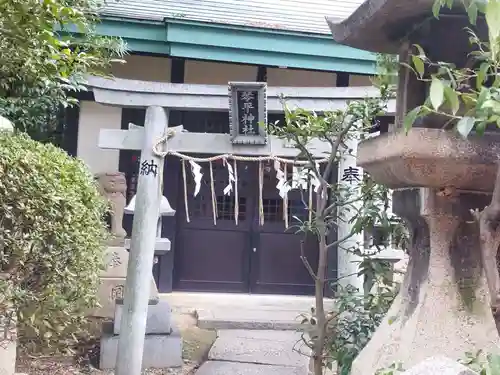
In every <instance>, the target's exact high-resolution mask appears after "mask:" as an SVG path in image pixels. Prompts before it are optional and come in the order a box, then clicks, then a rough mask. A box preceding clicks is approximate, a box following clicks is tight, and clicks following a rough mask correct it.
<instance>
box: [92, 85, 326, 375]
mask: <svg viewBox="0 0 500 375" xmlns="http://www.w3.org/2000/svg"><path fill="white" fill-rule="evenodd" d="M103 81H104V82H103ZM93 83H94V84H93ZM103 83H104V84H103ZM90 86H92V88H93V92H94V97H95V99H96V102H99V103H102V104H108V105H118V106H121V107H127V106H133V107H146V108H147V110H146V120H145V124H144V127H143V128H141V127H137V126H130V127H129V129H128V130H111V129H102V130H101V131H100V134H99V141H98V145H99V147H100V148H104V149H119V150H141V160H142V162H141V171H140V173H139V179H138V186H137V193H136V202H135V215H134V221H133V230H132V238H131V243H130V257H129V263H128V267H127V279H126V283H125V291H124V307H123V314H122V318H121V327H120V331H121V335H120V339H119V344H118V356H117V361H116V374H117V375H139V374H140V373H141V368H142V361H143V351H144V339H145V333H146V319H147V311H148V296H149V288H150V284H149V281H150V277H151V267H152V265H153V258H154V251H155V242H156V236H157V221H158V217H159V207H160V202H161V197H162V196H163V194H162V193H163V192H162V179H163V168H164V160H163V159H162V157H160V156H158V155H157V154H156V153H155V152H153V146H154V145H155V144H156V143H157V142H158V141H159V140H160V139H161V138H163V137H164V136H165V134H166V131H167V127H168V111H167V110H166V109H165V108H169V107H170V108H175V109H187V108H192V107H193V106H194V102H193V100H185V101H183V102H181V103H179V100H178V98H176V96H181V97H182V96H184V98H186V96H189V94H192V95H194V96H197V98H196V103H197V104H198V106H199V104H200V100H199V96H200V93H199V92H196V89H198V90H199V87H197V86H193V85H172V84H168V85H164V86H163V87H164V89H163V90H159V89H158V88H161V86H158V84H155V83H148V82H140V81H131V80H124V79H120V80H110V79H104V80H103V79H96V78H91V79H90ZM138 87H139V88H140V90H138V89H137V88H138ZM155 89H156V90H155ZM167 94H168V95H167ZM196 94H198V95H196ZM194 96H192V97H191V99H194ZM208 98H209V99H210V97H208ZM169 99H170V100H169ZM172 99H174V100H172ZM175 99H177V100H175ZM212 99H213V98H212ZM217 101H218V103H217V105H218V106H221V104H222V105H223V106H225V107H226V108H228V106H229V103H228V102H229V101H228V97H227V96H226V100H225V103H226V104H224V102H222V103H221V100H220V99H219V100H217ZM172 102H173V103H174V106H172ZM273 104H274V105H275V106H276V104H278V101H277V100H276V103H273ZM212 105H213V104H212ZM280 105H281V103H280ZM323 110H325V109H323ZM171 129H172V128H171ZM172 130H173V129H172ZM177 130H181V129H177ZM207 144H210V152H211V153H213V154H236V155H246V156H251V155H255V156H257V155H271V154H272V155H275V156H279V157H284V158H293V157H295V156H297V154H298V151H297V149H296V148H295V147H290V146H289V145H287V144H286V142H284V141H283V140H281V139H278V138H276V137H273V136H270V137H269V138H268V142H267V143H265V144H253V145H251V146H249V145H236V144H232V143H231V135H230V134H207V133H185V132H180V131H177V132H174V135H173V137H172V138H171V139H169V140H168V146H167V147H168V150H170V151H176V152H180V153H200V152H204V153H206V145H207ZM163 147H165V145H163ZM309 149H310V150H311V152H312V154H313V155H314V156H315V157H318V158H321V157H324V155H325V153H326V152H328V151H329V145H327V144H325V143H322V142H320V141H312V142H311V143H310V145H309Z"/></svg>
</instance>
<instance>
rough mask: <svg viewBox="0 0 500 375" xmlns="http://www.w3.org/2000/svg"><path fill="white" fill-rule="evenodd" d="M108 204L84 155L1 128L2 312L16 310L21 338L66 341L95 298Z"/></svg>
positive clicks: (61, 343) (62, 344)
mask: <svg viewBox="0 0 500 375" xmlns="http://www.w3.org/2000/svg"><path fill="white" fill-rule="evenodd" d="M106 209H107V205H106V202H105V201H104V200H103V198H102V196H101V195H100V193H99V190H98V188H97V185H96V184H95V182H94V179H93V176H92V175H91V174H90V172H89V171H88V169H87V167H86V166H85V165H84V164H83V162H81V161H79V160H77V159H74V158H71V157H70V156H68V155H67V154H66V153H65V152H64V151H62V150H60V149H58V148H56V147H55V146H52V145H50V144H42V143H39V142H36V141H34V140H32V139H30V138H29V137H28V136H27V135H22V134H21V135H12V134H10V133H6V132H1V131H0V274H1V276H2V277H0V316H6V314H7V315H8V313H9V311H12V310H15V311H16V312H17V317H18V328H19V330H20V332H21V338H22V339H24V340H30V341H35V342H36V343H38V344H40V343H42V344H43V345H42V346H43V347H47V346H50V345H54V344H59V345H58V346H57V348H58V349H59V348H60V349H70V347H71V344H72V342H73V340H74V339H75V338H76V337H77V336H78V334H79V333H80V329H81V328H82V323H83V322H84V319H85V315H86V313H88V311H89V309H91V308H93V307H95V306H96V303H97V300H96V295H97V288H98V285H99V274H100V272H101V270H102V268H103V261H104V245H105V241H106V239H107V236H108V231H107V229H106V225H105V223H104V221H103V218H104V213H105V211H106ZM0 339H1V338H0ZM0 341H1V340H0Z"/></svg>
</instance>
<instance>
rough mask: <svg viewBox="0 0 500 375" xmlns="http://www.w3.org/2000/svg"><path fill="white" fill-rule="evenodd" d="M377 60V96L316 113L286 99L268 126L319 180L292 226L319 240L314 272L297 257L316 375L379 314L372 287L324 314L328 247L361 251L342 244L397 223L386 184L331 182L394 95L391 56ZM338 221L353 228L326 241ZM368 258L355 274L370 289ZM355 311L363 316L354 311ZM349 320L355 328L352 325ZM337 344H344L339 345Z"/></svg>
mask: <svg viewBox="0 0 500 375" xmlns="http://www.w3.org/2000/svg"><path fill="white" fill-rule="evenodd" d="M379 61H381V62H382V63H384V64H385V65H384V66H383V69H379V72H380V74H379V76H378V77H377V79H376V80H375V81H374V83H375V84H377V85H378V87H379V89H380V96H378V97H372V98H366V99H364V100H359V101H352V102H349V103H348V105H347V107H346V108H345V109H341V110H336V111H331V112H326V113H323V114H321V115H320V114H317V113H314V112H311V111H306V110H304V109H300V108H297V109H293V110H292V109H290V108H288V107H287V106H286V103H285V122H284V124H274V126H271V132H272V133H274V134H275V135H277V136H279V137H281V138H283V139H286V140H287V141H288V142H291V143H292V144H293V145H295V147H296V148H297V149H298V151H299V154H298V158H299V159H301V160H303V161H304V160H305V161H306V163H307V165H305V166H304V169H305V170H306V171H307V174H306V175H307V176H314V177H315V179H317V181H318V182H319V186H318V188H317V190H316V201H315V204H314V208H313V212H312V219H311V220H307V221H303V222H300V224H299V225H298V226H297V227H298V229H297V230H298V232H303V233H313V234H314V235H315V236H316V237H317V238H318V243H319V262H318V268H317V269H316V270H313V269H312V267H311V265H310V263H309V261H308V259H307V258H306V256H305V254H302V257H301V258H302V260H303V262H304V265H305V267H306V268H307V269H308V271H309V273H310V274H311V277H312V278H313V280H314V283H315V307H314V308H313V310H312V314H311V316H305V321H306V322H308V324H309V325H310V326H311V327H313V329H312V331H311V332H309V338H306V337H305V336H304V338H303V341H304V343H305V344H306V345H307V346H308V347H310V348H311V349H312V358H313V362H314V373H315V375H320V374H322V373H323V367H324V366H331V364H332V357H337V359H338V358H342V360H343V361H344V362H345V363H346V366H344V367H346V368H347V363H348V362H352V357H353V356H354V355H355V354H357V351H359V348H360V347H362V346H363V345H364V344H365V342H364V341H363V340H364V339H363V337H361V336H360V337H359V338H357V339H355V340H354V341H355V342H354V341H353V339H352V337H353V336H352V335H351V334H348V333H346V330H348V329H352V332H351V333H354V332H357V334H358V333H359V334H360V335H362V334H363V332H362V330H363V329H365V328H366V327H364V326H361V325H367V326H369V327H373V326H374V324H376V320H374V321H372V322H370V323H367V322H366V320H363V319H369V317H371V318H374V317H375V316H377V317H378V315H377V314H376V313H375V311H376V310H377V309H378V308H379V307H380V308H382V305H383V304H380V303H379V302H380V301H381V300H380V299H377V298H375V296H374V295H373V294H372V293H371V290H367V291H365V294H366V296H365V297H366V300H365V299H363V297H362V296H360V297H355V296H354V294H353V291H352V290H351V291H348V293H350V294H347V295H346V296H345V298H341V299H340V300H339V301H340V302H339V303H340V305H339V306H337V308H338V310H339V311H341V312H342V314H341V315H342V317H341V318H340V319H337V317H338V313H326V312H325V309H324V302H323V300H324V296H325V295H324V293H325V286H329V280H327V278H326V267H327V258H328V257H327V254H328V251H329V250H330V249H333V248H337V249H338V251H347V252H354V253H356V254H358V255H361V251H360V248H361V247H362V245H363V244H362V243H356V244H354V245H353V244H352V241H351V243H349V244H348V242H347V241H348V240H349V239H351V238H352V237H353V236H354V235H356V234H359V233H363V231H364V230H367V229H370V228H374V227H375V226H380V225H382V226H387V227H388V228H387V230H388V231H391V230H392V229H394V228H395V227H397V226H398V225H400V223H399V222H396V221H394V218H393V217H392V215H390V214H389V213H388V210H387V208H388V205H387V204H386V203H385V202H386V201H387V199H388V190H387V189H386V188H384V187H381V186H380V185H377V184H375V183H374V182H373V181H372V180H371V179H370V178H368V177H367V178H365V179H363V181H362V182H361V183H360V184H353V185H351V184H349V183H345V182H343V181H339V182H335V183H333V182H332V181H334V180H337V179H336V178H334V177H333V175H332V173H333V171H334V170H335V168H334V166H335V165H336V164H338V162H339V161H340V159H341V155H342V153H346V152H349V151H348V150H347V143H348V142H349V141H350V140H352V139H353V138H360V136H361V137H362V136H365V135H367V132H368V131H369V130H370V129H371V128H372V127H373V124H374V121H375V118H376V117H377V116H380V115H382V114H384V113H385V112H386V110H387V102H388V100H389V99H391V98H392V97H393V84H394V82H395V76H394V74H392V75H390V74H387V73H388V72H389V71H391V69H392V68H391V66H394V65H395V59H394V58H393V57H384V58H380V60H379ZM391 64H392V65H391ZM313 139H316V140H320V141H323V142H325V143H326V144H328V145H330V150H329V152H328V160H327V162H326V163H325V165H324V166H320V165H318V164H317V163H316V159H315V156H314V155H313V154H312V153H311V151H310V149H309V147H308V145H309V143H310V142H311V140H313ZM307 178H310V177H307ZM304 201H306V199H304ZM342 221H344V222H345V221H349V222H350V223H351V224H352V228H353V229H352V231H351V232H350V233H348V234H346V235H345V236H340V238H338V239H337V240H336V241H331V240H330V236H329V234H330V233H332V232H336V231H337V228H338V223H340V222H342ZM391 227H392V228H391ZM372 260H373V259H370V258H368V257H366V256H364V260H363V262H364V264H363V263H362V268H360V270H359V271H358V273H359V275H360V276H365V285H366V286H367V287H368V288H369V289H371V288H370V287H371V286H373V284H374V282H373V279H371V280H368V281H367V279H369V278H370V277H376V276H375V273H376V272H374V269H373V267H372V266H369V264H370V262H371V261H372ZM358 292H359V291H358ZM351 297H352V298H351ZM375 306H378V307H375ZM365 309H367V310H366V311H365ZM360 311H362V315H358V313H359V312H360ZM370 314H372V315H370ZM351 318H353V319H351ZM363 321H364V322H365V323H363ZM352 324H354V325H355V327H351V325H352ZM371 329H372V328H369V329H368V330H367V331H366V333H365V337H368V336H369V333H368V331H370V330H371ZM356 330H357V331H356ZM349 340H351V341H352V342H349ZM366 340H367V339H366ZM351 344H352V345H351ZM342 345H346V347H345V348H344V349H342V348H339V347H340V346H342ZM349 345H351V347H349Z"/></svg>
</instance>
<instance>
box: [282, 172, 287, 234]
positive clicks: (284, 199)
mask: <svg viewBox="0 0 500 375" xmlns="http://www.w3.org/2000/svg"><path fill="white" fill-rule="evenodd" d="M283 174H284V175H285V176H284V179H285V184H286V183H287V182H288V164H287V163H285V168H283ZM283 220H285V229H288V192H285V196H284V197H283Z"/></svg>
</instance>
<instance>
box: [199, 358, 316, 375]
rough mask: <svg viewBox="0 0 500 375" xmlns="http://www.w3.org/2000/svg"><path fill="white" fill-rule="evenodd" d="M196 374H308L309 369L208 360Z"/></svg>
mask: <svg viewBox="0 0 500 375" xmlns="http://www.w3.org/2000/svg"><path fill="white" fill-rule="evenodd" d="M196 375H307V371H306V370H305V369H303V368H298V367H289V366H274V365H257V364H252V363H237V362H216V361H207V362H205V363H204V364H203V365H202V366H201V367H200V368H199V369H198V371H197V372H196Z"/></svg>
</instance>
